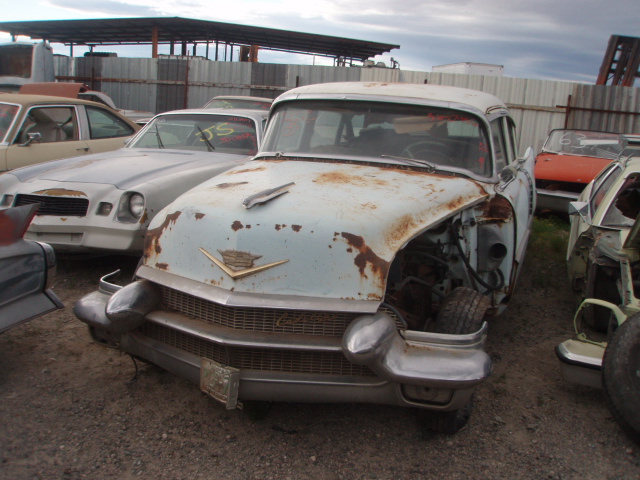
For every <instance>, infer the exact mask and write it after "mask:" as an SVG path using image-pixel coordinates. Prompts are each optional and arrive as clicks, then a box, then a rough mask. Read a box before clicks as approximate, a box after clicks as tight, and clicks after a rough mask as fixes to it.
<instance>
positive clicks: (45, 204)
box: [15, 194, 89, 217]
mask: <svg viewBox="0 0 640 480" xmlns="http://www.w3.org/2000/svg"><path fill="white" fill-rule="evenodd" d="M32 203H39V204H40V207H39V208H38V213H37V215H55V216H60V217H63V216H67V217H84V216H86V215H87V210H88V208H89V200H88V199H86V198H69V197H51V196H46V195H24V194H18V195H16V201H15V206H16V207H17V206H20V205H31V204H32Z"/></svg>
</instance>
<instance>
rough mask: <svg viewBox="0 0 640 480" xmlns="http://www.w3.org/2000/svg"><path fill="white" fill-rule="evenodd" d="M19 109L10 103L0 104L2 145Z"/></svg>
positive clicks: (0, 139) (0, 138) (0, 141)
mask: <svg viewBox="0 0 640 480" xmlns="http://www.w3.org/2000/svg"><path fill="white" fill-rule="evenodd" d="M19 110H20V107H19V106H18V105H12V104H10V103H0V143H4V142H6V141H7V140H6V139H5V137H6V135H7V132H9V129H10V128H11V125H12V124H13V122H14V120H15V119H16V116H17V114H18V111H19Z"/></svg>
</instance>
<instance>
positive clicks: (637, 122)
mask: <svg viewBox="0 0 640 480" xmlns="http://www.w3.org/2000/svg"><path fill="white" fill-rule="evenodd" d="M567 125H568V126H569V127H570V128H581V129H586V130H599V131H605V132H616V133H635V134H640V89H639V88H634V87H620V86H606V85H577V86H576V88H575V90H574V92H573V94H572V96H571V105H570V108H569V113H568V119H567Z"/></svg>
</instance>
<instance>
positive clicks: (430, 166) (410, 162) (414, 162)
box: [380, 155, 436, 173]
mask: <svg viewBox="0 0 640 480" xmlns="http://www.w3.org/2000/svg"><path fill="white" fill-rule="evenodd" d="M380 158H390V159H392V160H400V161H402V162H404V163H405V164H407V165H419V166H421V167H427V172H429V173H433V172H435V171H436V166H435V165H434V164H433V163H429V162H427V161H426V160H418V159H417V158H408V157H396V156H394V155H380Z"/></svg>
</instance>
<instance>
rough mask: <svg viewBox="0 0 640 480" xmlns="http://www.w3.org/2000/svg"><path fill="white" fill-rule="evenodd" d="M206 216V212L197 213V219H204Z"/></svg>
mask: <svg viewBox="0 0 640 480" xmlns="http://www.w3.org/2000/svg"><path fill="white" fill-rule="evenodd" d="M203 218H204V213H196V220H202V219H203Z"/></svg>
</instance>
